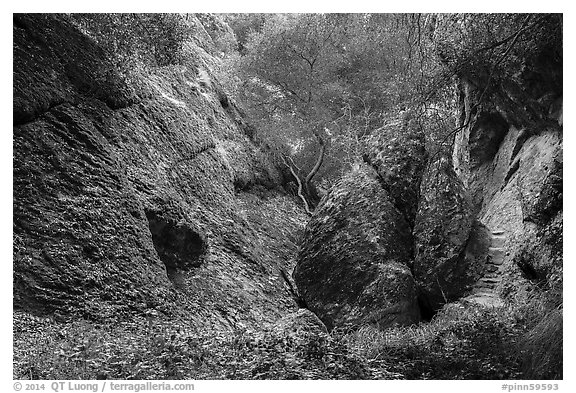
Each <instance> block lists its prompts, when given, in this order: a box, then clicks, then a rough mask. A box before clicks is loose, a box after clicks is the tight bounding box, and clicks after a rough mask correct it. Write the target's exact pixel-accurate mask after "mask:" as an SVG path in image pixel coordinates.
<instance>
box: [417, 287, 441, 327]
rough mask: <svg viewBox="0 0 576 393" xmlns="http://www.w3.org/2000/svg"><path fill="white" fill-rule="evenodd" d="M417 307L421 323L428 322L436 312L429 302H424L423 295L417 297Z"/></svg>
mask: <svg viewBox="0 0 576 393" xmlns="http://www.w3.org/2000/svg"><path fill="white" fill-rule="evenodd" d="M418 307H419V308H420V316H421V317H422V321H425V322H430V321H431V320H432V318H434V315H436V313H437V312H438V310H435V309H434V308H432V306H431V305H430V302H428V301H427V300H426V298H425V297H424V295H422V294H420V295H418Z"/></svg>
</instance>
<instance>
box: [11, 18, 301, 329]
mask: <svg viewBox="0 0 576 393" xmlns="http://www.w3.org/2000/svg"><path fill="white" fill-rule="evenodd" d="M190 23H191V25H193V26H196V28H197V29H198V34H197V35H196V36H195V40H194V41H191V42H188V43H187V44H186V50H187V51H188V60H189V61H188V62H187V63H185V64H180V65H169V66H164V67H155V68H148V69H146V70H145V71H139V72H136V71H134V72H132V73H130V74H126V73H124V72H122V70H121V69H119V68H118V67H117V66H116V65H115V64H114V63H112V62H110V60H109V59H108V58H107V56H106V55H105V53H104V51H103V50H102V49H101V47H100V46H99V45H98V43H97V42H96V41H94V39H92V38H90V37H89V36H88V35H86V34H84V33H83V32H82V31H81V30H79V29H78V28H77V27H75V25H74V24H73V23H71V22H70V20H68V19H67V17H64V16H53V15H15V16H14V107H13V112H14V127H13V133H14V146H13V147H14V206H13V207H14V223H13V225H14V265H13V267H14V308H15V309H16V310H25V311H28V312H34V313H51V314H53V315H57V316H59V317H60V318H63V319H66V318H68V317H69V316H81V317H84V318H89V319H96V320H108V319H118V318H120V319H122V318H125V317H128V316H130V315H133V314H135V313H136V314H141V315H144V314H147V315H156V316H157V317H159V318H162V317H163V316H178V315H180V316H185V317H186V318H189V319H192V320H193V321H194V323H195V324H196V325H197V326H218V327H223V328H232V327H241V326H250V325H253V324H256V323H258V324H261V323H271V322H273V321H274V320H276V319H278V318H280V317H281V316H283V315H284V314H286V313H287V312H289V311H290V310H295V309H297V306H296V304H295V302H294V300H293V296H292V294H291V293H290V291H289V289H288V287H287V286H286V283H285V281H284V279H283V278H282V274H281V270H282V269H284V270H287V271H290V270H291V269H292V267H293V262H292V260H293V254H294V253H295V250H296V246H295V241H296V239H297V238H298V233H299V231H301V229H302V223H303V222H304V217H303V215H302V213H301V212H300V210H299V208H297V206H296V205H295V203H294V202H293V200H292V199H291V198H290V197H287V196H286V194H285V193H284V192H283V191H282V189H281V188H280V187H279V185H280V183H281V178H280V175H279V173H278V171H277V170H276V168H275V167H274V166H273V165H272V164H271V163H270V162H269V160H268V159H267V158H266V156H265V155H264V154H263V153H262V152H261V151H259V150H258V148H257V147H256V146H255V145H254V144H253V143H252V141H251V140H250V139H249V137H248V136H247V135H246V133H247V130H249V127H248V126H247V125H246V123H245V122H244V120H243V119H242V116H241V115H240V113H239V112H238V110H237V109H236V107H235V105H234V103H233V102H232V101H231V100H230V99H228V98H227V97H226V95H225V94H224V93H223V91H222V88H221V87H220V86H219V84H218V81H217V80H216V79H215V78H214V76H213V75H212V73H211V68H210V64H213V63H214V62H216V61H217V60H216V59H215V58H214V57H213V56H212V55H211V53H212V52H213V48H214V44H213V43H212V42H211V40H210V37H209V36H208V35H207V34H206V33H205V31H204V32H203V33H202V31H201V30H202V24H201V23H200V21H198V20H191V21H190ZM201 33H202V34H201ZM273 223H274V224H275V225H273Z"/></svg>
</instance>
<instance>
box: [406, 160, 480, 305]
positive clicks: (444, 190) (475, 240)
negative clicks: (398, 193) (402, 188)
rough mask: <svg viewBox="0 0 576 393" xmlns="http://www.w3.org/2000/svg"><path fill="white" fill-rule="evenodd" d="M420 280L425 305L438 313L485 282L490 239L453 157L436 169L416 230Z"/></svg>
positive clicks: (425, 186) (425, 183) (425, 187)
mask: <svg viewBox="0 0 576 393" xmlns="http://www.w3.org/2000/svg"><path fill="white" fill-rule="evenodd" d="M414 240H415V248H416V250H415V251H416V253H415V260H414V269H413V271H414V276H415V277H416V280H417V282H418V289H419V294H420V299H421V304H422V305H423V306H424V307H425V309H426V310H428V311H430V312H433V311H435V310H437V309H439V308H440V307H441V306H442V305H443V304H445V303H447V302H448V301H451V300H455V299H457V298H459V297H460V296H462V295H463V294H464V293H465V292H466V291H468V290H469V289H470V287H471V285H472V284H473V283H474V282H475V281H476V280H477V279H478V278H479V277H480V272H481V270H482V268H483V265H484V262H485V256H486V255H487V252H488V247H489V244H490V239H489V236H488V233H487V231H486V229H485V228H484V227H483V226H482V225H481V224H480V223H478V222H475V220H474V217H473V215H472V209H471V203H470V198H469V196H468V195H467V192H466V189H465V188H464V186H463V184H462V182H461V181H460V179H459V178H458V177H457V175H456V173H455V171H454V168H453V166H452V160H451V159H450V157H449V156H448V155H447V154H440V155H439V156H438V157H437V158H436V159H435V160H434V161H432V162H431V163H430V165H429V166H428V169H427V171H426V174H425V176H424V179H423V180H422V185H421V199H420V204H419V207H418V214H417V216H416V224H415V227H414Z"/></svg>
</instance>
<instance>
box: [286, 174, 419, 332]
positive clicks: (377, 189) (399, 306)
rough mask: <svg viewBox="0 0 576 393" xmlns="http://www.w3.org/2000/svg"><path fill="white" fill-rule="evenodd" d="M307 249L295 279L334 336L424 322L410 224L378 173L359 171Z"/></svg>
mask: <svg viewBox="0 0 576 393" xmlns="http://www.w3.org/2000/svg"><path fill="white" fill-rule="evenodd" d="M301 244H302V245H301V249H300V252H299V256H298V262H297V265H296V269H295V271H294V280H295V282H296V285H297V286H298V289H299V291H300V294H301V296H302V297H303V298H304V300H305V302H306V304H307V306H308V307H309V309H310V310H312V311H313V312H314V313H316V315H318V316H319V317H320V319H321V320H322V321H323V322H324V323H325V324H326V326H327V327H328V328H329V329H332V328H334V327H337V326H346V325H353V326H355V325H361V324H365V323H371V324H377V325H379V326H381V327H385V326H390V325H393V324H410V323H414V322H417V321H418V320H419V318H420V314H419V310H418V305H417V300H416V287H415V285H414V280H413V278H412V274H411V272H410V269H409V268H408V263H409V261H410V258H411V252H412V236H411V234H410V229H409V225H408V223H407V222H406V220H405V219H404V217H403V216H402V214H401V213H400V212H399V211H398V209H397V208H396V207H394V205H393V204H392V202H391V198H390V196H389V195H388V193H387V192H386V191H385V190H384V189H383V188H382V186H381V184H380V182H379V180H378V178H377V175H376V173H375V172H374V170H372V169H371V168H368V167H366V166H363V167H360V168H358V169H356V170H354V171H353V172H351V173H350V174H348V175H347V176H345V177H344V178H343V179H342V180H340V181H339V182H338V183H337V184H336V185H335V186H334V187H333V188H332V190H331V191H330V192H329V194H328V195H327V196H326V197H325V198H324V199H323V200H322V202H321V204H320V206H319V207H318V208H317V210H316V212H315V213H314V216H313V217H312V219H311V220H310V222H309V223H308V226H307V227H306V230H305V234H304V238H303V241H302V243H301Z"/></svg>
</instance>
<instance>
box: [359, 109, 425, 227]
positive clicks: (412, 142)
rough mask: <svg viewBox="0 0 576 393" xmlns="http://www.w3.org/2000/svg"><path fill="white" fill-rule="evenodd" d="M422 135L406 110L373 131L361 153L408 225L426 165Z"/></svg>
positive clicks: (411, 222)
mask: <svg viewBox="0 0 576 393" xmlns="http://www.w3.org/2000/svg"><path fill="white" fill-rule="evenodd" d="M423 135H424V133H423V132H421V130H420V129H419V127H418V126H417V125H416V123H415V122H413V121H410V118H409V113H405V114H404V116H398V118H397V119H395V120H393V121H389V122H388V123H387V124H386V125H384V126H383V127H381V128H379V129H377V130H374V131H373V132H372V133H371V135H370V137H369V138H368V140H367V141H366V145H367V148H366V153H365V154H364V160H365V161H366V163H367V164H369V165H370V166H372V167H373V168H374V169H375V170H376V172H377V173H378V177H379V178H380V181H381V184H382V186H383V187H384V189H385V190H386V191H388V193H389V194H390V196H391V197H392V200H393V202H394V205H395V206H396V207H397V208H398V209H399V210H400V212H402V214H403V215H404V217H405V218H406V220H407V221H408V223H409V224H410V226H411V227H413V226H414V219H415V217H416V211H417V209H418V199H419V195H420V181H421V179H422V174H423V172H424V169H425V168H426V150H425V148H424V137H423Z"/></svg>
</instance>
